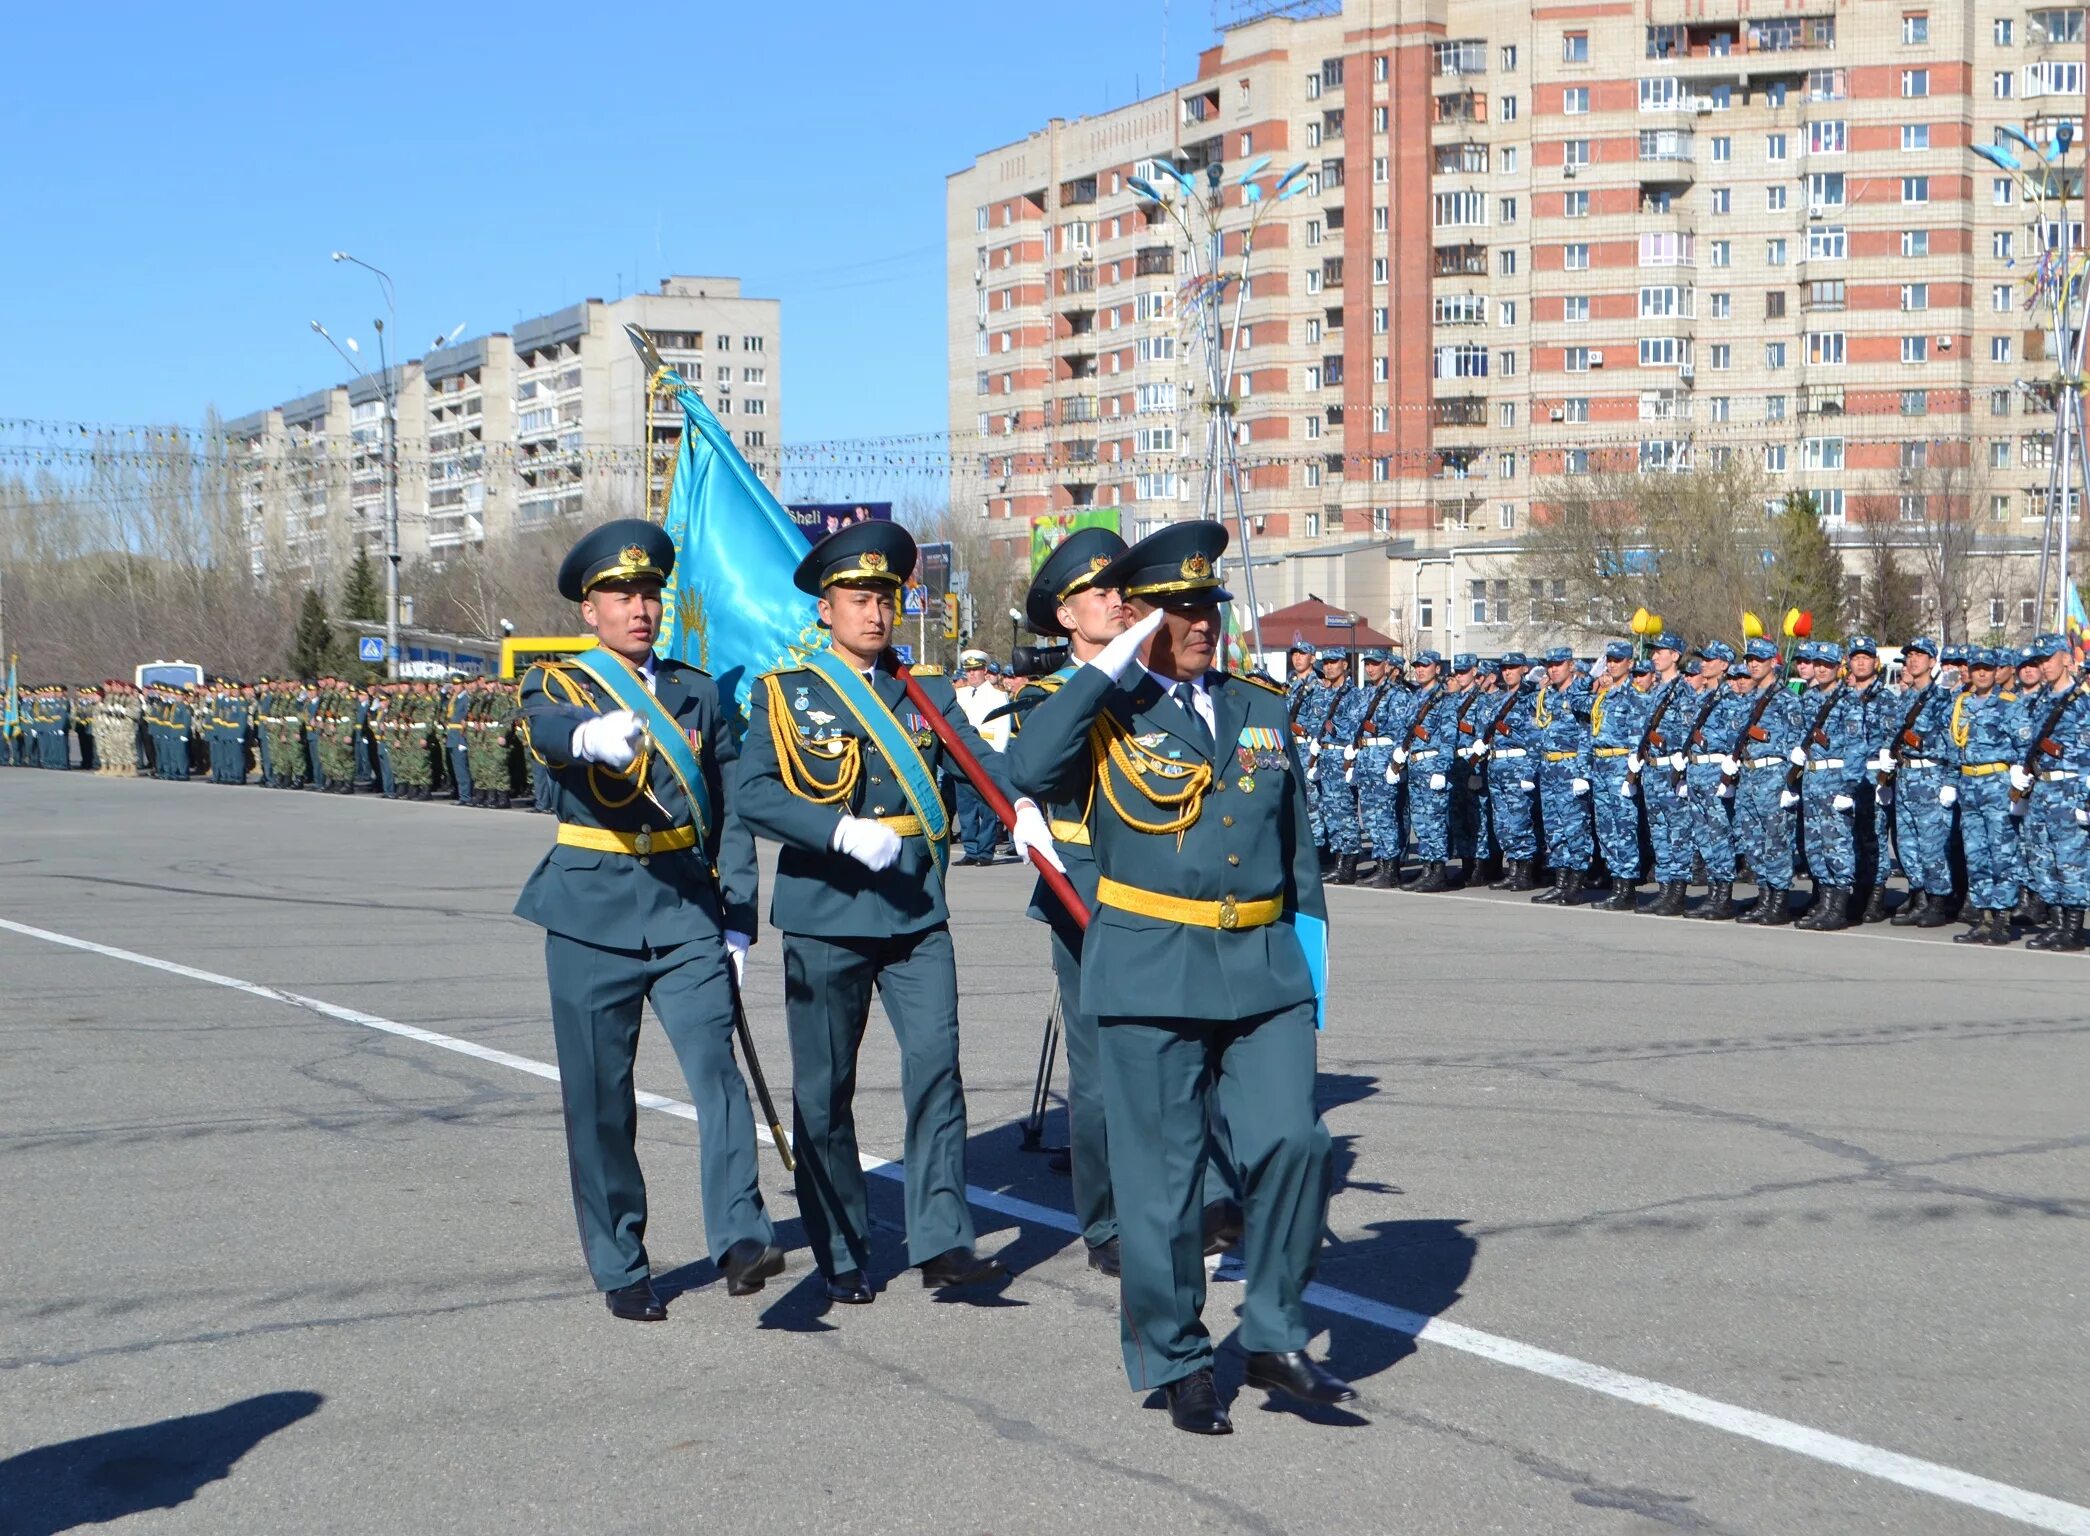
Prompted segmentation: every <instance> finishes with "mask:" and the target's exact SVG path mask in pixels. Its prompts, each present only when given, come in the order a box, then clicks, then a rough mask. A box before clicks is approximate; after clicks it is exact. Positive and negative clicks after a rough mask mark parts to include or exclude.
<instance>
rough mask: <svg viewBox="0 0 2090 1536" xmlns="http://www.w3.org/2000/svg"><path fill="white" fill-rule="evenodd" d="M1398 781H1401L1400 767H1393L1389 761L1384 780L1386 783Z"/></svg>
mask: <svg viewBox="0 0 2090 1536" xmlns="http://www.w3.org/2000/svg"><path fill="white" fill-rule="evenodd" d="M1400 781H1401V771H1400V769H1398V768H1396V767H1394V766H1393V764H1391V763H1388V764H1387V765H1386V782H1387V783H1389V784H1398V783H1400Z"/></svg>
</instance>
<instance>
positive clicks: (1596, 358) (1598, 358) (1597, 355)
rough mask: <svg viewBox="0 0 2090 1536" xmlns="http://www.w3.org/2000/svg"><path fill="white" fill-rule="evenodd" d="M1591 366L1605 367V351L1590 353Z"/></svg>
mask: <svg viewBox="0 0 2090 1536" xmlns="http://www.w3.org/2000/svg"><path fill="white" fill-rule="evenodd" d="M1589 366H1590V367H1592V368H1601V367H1603V366H1604V354H1603V353H1601V352H1592V353H1590V354H1589Z"/></svg>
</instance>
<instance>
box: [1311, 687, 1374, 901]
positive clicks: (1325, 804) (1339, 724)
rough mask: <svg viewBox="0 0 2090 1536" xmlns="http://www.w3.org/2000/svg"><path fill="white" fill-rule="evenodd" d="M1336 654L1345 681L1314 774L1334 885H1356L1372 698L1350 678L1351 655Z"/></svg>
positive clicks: (1324, 724) (1324, 730)
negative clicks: (1363, 758)
mask: <svg viewBox="0 0 2090 1536" xmlns="http://www.w3.org/2000/svg"><path fill="white" fill-rule="evenodd" d="M1332 655H1333V658H1334V660H1335V661H1336V662H1338V663H1339V664H1340V665H1339V666H1338V668H1337V669H1336V674H1337V675H1338V676H1339V677H1340V678H1341V679H1342V681H1341V682H1340V683H1338V684H1337V686H1336V689H1335V693H1334V696H1333V700H1332V702H1331V703H1330V705H1329V708H1328V716H1327V718H1326V719H1325V720H1324V721H1323V722H1322V724H1321V735H1320V737H1319V738H1318V739H1317V741H1316V745H1318V746H1319V748H1320V752H1319V754H1318V755H1317V756H1316V757H1315V758H1314V760H1313V776H1314V783H1315V785H1316V787H1317V788H1318V789H1319V791H1320V793H1319V800H1320V805H1321V836H1322V838H1323V842H1322V845H1321V846H1322V847H1324V848H1325V849H1327V851H1328V852H1330V853H1332V854H1334V855H1335V883H1336V884H1337V885H1355V884H1356V883H1357V859H1358V855H1359V853H1360V852H1361V851H1362V850H1363V847H1364V828H1363V827H1362V825H1360V823H1359V822H1358V819H1357V776H1356V772H1355V769H1356V763H1357V750H1358V745H1357V744H1358V742H1359V740H1360V739H1361V738H1362V737H1363V735H1364V714H1365V707H1366V705H1367V703H1368V702H1369V700H1368V698H1367V697H1366V694H1365V691H1364V689H1362V688H1360V687H1359V686H1358V685H1357V684H1356V683H1354V682H1352V681H1351V680H1350V677H1349V671H1350V666H1349V658H1348V657H1347V656H1345V655H1343V654H1342V653H1341V652H1334V653H1332ZM1328 659H1329V657H1328V656H1326V655H1324V656H1323V657H1322V660H1323V661H1324V662H1326V661H1327V660H1328ZM1323 670H1324V672H1325V671H1326V669H1325V668H1324V669H1323Z"/></svg>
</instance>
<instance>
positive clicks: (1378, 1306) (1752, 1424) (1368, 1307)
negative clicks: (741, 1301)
mask: <svg viewBox="0 0 2090 1536" xmlns="http://www.w3.org/2000/svg"><path fill="white" fill-rule="evenodd" d="M1469 899H1470V898H1469ZM0 929H6V930H7V931H9V932H11V933H19V934H22V935H24V936H25V937H28V938H32V939H42V940H44V941H45V942H46V943H51V944H61V945H64V946H65V947H67V948H69V949H79V950H85V951H86V952H87V953H89V954H94V955H101V956H104V957H106V958H107V959H111V960H122V961H125V962H127V963H129V964H131V965H143V966H148V967H150V968H151V969H153V970H156V971H165V972H167V973H168V974H169V975H173V976H182V977H186V978H188V979H189V980H191V981H201V982H208V983H209V984H210V985H212V986H216V987H226V988H229V989H230V990H232V991H234V992H244V993H245V994H247V995H248V996H249V997H257V998H260V999H261V1000H263V1001H264V1002H271V1003H284V1004H287V1005H289V1006H290V1007H293V1008H302V1009H304V1010H305V1011H306V1012H308V1013H316V1014H320V1015H321V1016H323V1017H325V1018H330V1019H338V1020H340V1021H341V1022H342V1023H344V1024H358V1025H361V1026H362V1027H363V1028H365V1029H374V1030H379V1031H381V1032H382V1033H384V1034H388V1035H397V1036H399V1037H401V1038H402V1039H406V1040H414V1041H418V1042H419V1043H421V1044H423V1045H432V1046H435V1047H437V1048H439V1049H441V1050H446V1051H455V1052H456V1053H458V1054H459V1055H461V1056H470V1057H473V1058H474V1059H476V1060H479V1061H484V1062H490V1063H492V1064H493V1065H495V1066H501V1067H512V1068H514V1069H515V1070H516V1071H518V1072H527V1073H529V1074H530V1075H531V1076H532V1077H541V1078H545V1079H548V1080H550V1081H553V1082H556V1081H558V1077H559V1069H558V1068H557V1067H555V1066H553V1065H552V1064H551V1063H549V1062H544V1061H536V1060H533V1059H532V1058H530V1057H528V1056H518V1055H516V1054H514V1053H513V1052H512V1051H503V1050H496V1049H495V1048H494V1047H492V1046H488V1045H480V1044H479V1043H477V1042H476V1041H472V1040H461V1039H459V1038H457V1037H456V1036H455V1035H442V1034H437V1033H436V1032H435V1031H434V1030H431V1029H420V1028H417V1027H416V1026H414V1025H412V1024H401V1023H399V1022H398V1021H397V1020H394V1019H387V1018H382V1017H380V1016H379V1015H377V1014H374V1013H364V1012H363V1011H362V1010H360V1009H356V1008H344V1007H342V1006H341V1005H340V1004H338V1003H329V1002H323V1001H321V1000H320V999H319V998H316V997H306V996H304V995H302V994H300V993H297V992H286V991H283V990H282V989H280V988H277V987H268V986H263V985H261V984H260V983H259V982H252V981H241V980H240V979H239V978H238V977H235V976H221V975H219V974H218V973H217V972H215V971H205V970H199V969H198V968H196V967H195V966H191V965H182V964H179V963H178V962H176V961H173V960H161V959H159V958H157V957H155V956H153V955H141V954H139V953H137V952H136V951H134V950H128V949H117V948H115V947H114V946H112V945H108V944H97V943H94V942H93V941H92V940H90V939H76V938H74V937H72V936H71V935H70V934H64V933H53V932H52V931H51V930H49V929H47V928H33V927H31V926H30V925H29V924H27V923H17V922H12V921H10V920H9V919H7V918H0ZM638 1100H639V1103H640V1105H641V1106H643V1107H644V1108H646V1109H652V1110H658V1111H660V1112H661V1113H663V1114H669V1115H674V1116H676V1117H678V1118H680V1119H683V1120H692V1121H693V1120H695V1119H696V1111H695V1109H693V1108H692V1107H691V1106H690V1105H688V1104H686V1103H684V1102H683V1101H682V1100H680V1099H670V1098H666V1097H663V1096H662V1095H660V1094H655V1093H641V1094H639V1096H638ZM758 1134H760V1135H762V1136H763V1137H764V1139H767V1137H768V1132H767V1131H766V1130H758ZM862 1162H863V1165H864V1168H865V1169H866V1170H867V1171H869V1172H871V1173H876V1174H880V1175H883V1176H884V1177H886V1178H892V1179H898V1178H901V1177H903V1170H902V1168H901V1166H900V1164H898V1163H896V1162H893V1161H891V1160H890V1159H887V1158H882V1157H870V1156H866V1157H864V1158H863V1159H862ZM965 1193H966V1197H967V1198H968V1199H969V1200H971V1202H972V1203H973V1204H974V1205H977V1206H979V1207H980V1208H981V1209H983V1210H989V1211H994V1212H996V1213H997V1214H999V1215H1003V1216H1007V1217H1010V1218H1011V1219H1013V1220H1017V1221H1027V1222H1031V1223H1033V1224H1034V1225H1038V1226H1043V1227H1049V1228H1051V1229H1053V1230H1054V1231H1059V1232H1067V1233H1074V1234H1078V1233H1079V1232H1080V1230H1081V1228H1080V1225H1079V1223H1077V1222H1076V1221H1075V1220H1074V1218H1073V1216H1071V1215H1070V1214H1069V1213H1067V1212H1065V1211H1062V1210H1058V1209H1056V1208H1054V1207H1052V1206H1044V1205H1037V1204H1034V1203H1033V1202H1031V1201H1028V1200H1019V1199H1016V1198H1015V1197H1014V1196H1011V1195H1004V1194H999V1193H996V1192H995V1191H993V1190H988V1189H980V1188H977V1187H974V1186H970V1185H968V1186H967V1188H966V1191H965ZM1306 1299H1307V1301H1308V1302H1309V1303H1310V1304H1312V1305H1313V1306H1316V1307H1319V1308H1320V1309H1322V1310H1323V1311H1326V1312H1334V1313H1337V1314H1339V1315H1340V1316H1343V1317H1347V1318H1351V1319H1353V1320H1355V1321H1357V1322H1361V1323H1368V1324H1370V1325H1371V1326H1373V1327H1376V1328H1384V1329H1387V1330H1389V1331H1390V1332H1393V1333H1400V1334H1406V1335H1409V1336H1410V1337H1413V1338H1416V1339H1420V1340H1427V1341H1428V1342H1430V1343H1432V1344H1440V1345H1443V1346H1445V1347H1446V1348H1449V1349H1455V1350H1459V1351H1460V1352H1462V1353H1464V1354H1469V1355H1477V1356H1479V1357H1480V1358H1481V1359H1483V1360H1492V1361H1494V1362H1495V1363H1496V1364H1498V1365H1507V1366H1510V1367H1513V1368H1514V1369H1516V1370H1520V1371H1527V1372H1529V1373H1531V1374H1532V1375H1534V1376H1544V1377H1547V1378H1549V1379H1551V1380H1554V1381H1559V1382H1565V1383H1566V1384H1567V1385H1569V1386H1574V1387H1582V1388H1585V1389H1586V1390H1588V1391H1591V1392H1598V1393H1602V1394H1603V1395H1604V1396H1606V1397H1615V1398H1618V1399H1619V1400H1621V1401H1623V1402H1628V1403H1637V1404H1639V1405H1640V1406H1641V1407H1643V1408H1653V1409H1655V1410H1657V1411H1658V1412H1661V1413H1666V1414H1669V1415H1670V1416H1671V1417H1673V1418H1679V1419H1685V1420H1688V1421H1690V1422H1691V1423H1694V1424H1703V1425H1705V1426H1706V1427H1707V1428H1710V1429H1717V1430H1721V1431H1723V1432H1724V1433H1726V1434H1730V1435H1738V1436H1740V1437H1742V1438H1743V1439H1747V1440H1755V1441H1757V1442H1759V1443H1760V1444H1763V1445H1771V1446H1776V1447H1778V1448H1779V1449H1781V1450H1787V1451H1791V1452H1793V1453H1795V1454H1797V1455H1800V1456H1806V1457H1809V1458H1811V1459H1812V1460H1815V1461H1820V1462H1826V1463H1828V1464H1829V1465H1830V1466H1835V1467H1842V1468H1844V1469H1846V1470H1847V1471H1851V1472H1858V1473H1862V1474H1864V1475H1865V1476H1867V1477H1874V1478H1878V1479H1880V1480H1881V1481H1882V1482H1888V1483H1893V1484H1896V1485H1897V1486H1899V1487H1902V1488H1907V1489H1911V1490H1913V1491H1915V1492H1917V1493H1927V1494H1932V1495H1934V1496H1936V1497H1938V1498H1941V1499H1949V1500H1951V1501H1952V1502H1953V1503H1955V1504H1964V1505H1967V1506H1969V1507H1971V1508H1974V1509H1980V1510H1986V1511H1987V1512H1989V1513H1990V1514H1996V1515H2001V1516H2003V1517H2004V1518H2006V1519H2010V1520H2016V1521H2019V1522H2021V1523H2023V1524H2025V1525H2029V1526H2032V1527H2035V1528H2036V1529H2039V1530H2042V1531H2053V1532H2057V1533H2060V1536H2090V1508H2085V1507H2084V1506H2082V1505H2080V1504H2070V1503H2066V1502H2064V1501H2063V1500H2060V1499H2055V1498H2049V1497H2048V1496H2047V1495H2045V1494H2040V1493H2033V1492H2031V1491H2029V1490H2028V1489H2024V1488H2016V1487H2012V1486H2011V1485H2010V1484H2008V1483H1999V1482H1996V1481H1995V1480H1993V1479H1991V1478H1986V1477H1977V1476H1975V1475H1974V1474H1973V1473H1971V1472H1962V1471H1959V1470H1958V1469H1957V1468H1954V1467H1947V1466H1942V1465H1940V1464H1939V1463H1937V1462H1934V1461H1924V1460H1923V1459H1921V1458H1920V1457H1916V1456H1904V1455H1902V1454H1901V1453H1900V1452H1898V1451H1889V1450H1883V1449H1881V1448H1880V1447H1878V1446H1874V1445H1867V1444H1865V1443H1864V1442H1863V1441H1861V1440H1851V1439H1847V1438H1845V1437H1844V1436H1842V1435H1833V1434H1830V1433H1828V1432H1827V1431H1825V1430H1819V1429H1812V1428H1809V1427H1808V1426H1807V1425H1805V1424H1796V1423H1794V1422H1793V1421H1792V1420H1790V1419H1781V1418H1777V1417H1774V1416H1773V1415H1771V1414H1767V1413H1758V1412H1756V1411H1755V1410H1754V1409H1751V1408H1742V1407H1738V1406H1736V1405H1735V1404H1733V1403H1723V1402H1721V1401H1719V1400H1718V1399H1716V1398H1710V1397H1701V1396H1700V1395H1699V1394H1697V1393H1696V1392H1686V1391H1684V1390H1683V1389H1682V1388H1680V1387H1671V1386H1667V1385H1664V1384H1663V1383H1662V1382H1659V1381H1651V1380H1649V1379H1648V1378H1646V1377H1644V1376H1632V1375H1628V1374H1627V1373H1626V1372H1624V1371H1614V1370H1611V1369H1610V1368H1609V1367H1607V1366H1601V1365H1592V1364H1590V1363H1589V1362H1587V1361H1584V1360H1577V1359H1575V1358H1574V1357H1572V1356H1570V1355H1561V1354H1555V1353H1554V1352H1553V1351H1552V1350H1549V1349H1540V1348H1538V1347H1537V1346H1536V1345H1531V1344H1523V1343H1520V1342H1518V1341H1517V1340H1515V1339H1509V1338H1504V1337H1502V1336H1501V1335H1499V1334H1492V1333H1483V1332H1482V1331H1481V1330H1480V1329H1478V1328H1469V1327H1467V1326H1465V1325H1464V1324H1462V1323H1450V1322H1446V1321H1444V1320H1443V1319H1442V1318H1434V1317H1428V1316H1425V1315H1424V1314H1423V1313H1420V1312H1414V1311H1410V1310H1409V1309H1408V1308H1406V1307H1396V1306H1391V1305H1389V1304H1387V1303H1385V1302H1382V1301H1374V1300H1372V1299H1371V1298H1369V1297H1366V1296H1358V1295H1355V1294H1353V1293H1351V1292H1349V1291H1343V1290H1337V1289H1336V1288H1335V1287H1333V1286H1329V1285H1320V1284H1315V1285H1313V1286H1311V1287H1309V1288H1308V1290H1307V1293H1306Z"/></svg>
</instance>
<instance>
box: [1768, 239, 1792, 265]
mask: <svg viewBox="0 0 2090 1536" xmlns="http://www.w3.org/2000/svg"><path fill="white" fill-rule="evenodd" d="M1786 249H1787V247H1786V241H1785V236H1783V235H1780V236H1778V238H1777V239H1775V240H1766V241H1764V243H1763V259H1764V261H1765V263H1766V264H1767V265H1770V266H1773V267H1782V266H1784V265H1785V254H1786Z"/></svg>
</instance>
